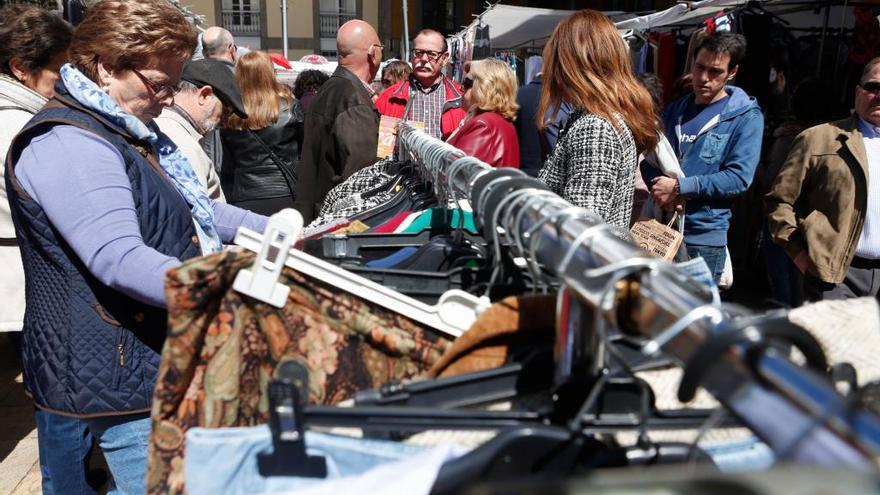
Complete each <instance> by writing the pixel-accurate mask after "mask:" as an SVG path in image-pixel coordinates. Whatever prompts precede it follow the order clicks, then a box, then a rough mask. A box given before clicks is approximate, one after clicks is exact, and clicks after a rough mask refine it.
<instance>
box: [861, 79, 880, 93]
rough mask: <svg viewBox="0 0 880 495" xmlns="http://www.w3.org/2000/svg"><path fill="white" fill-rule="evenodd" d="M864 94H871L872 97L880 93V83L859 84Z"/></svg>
mask: <svg viewBox="0 0 880 495" xmlns="http://www.w3.org/2000/svg"><path fill="white" fill-rule="evenodd" d="M859 86H861V87H862V90H864V91H865V92H866V93H871V94H872V95H876V94H877V93H880V81H868V82H866V83H862V84H859Z"/></svg>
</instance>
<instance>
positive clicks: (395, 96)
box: [376, 77, 467, 140]
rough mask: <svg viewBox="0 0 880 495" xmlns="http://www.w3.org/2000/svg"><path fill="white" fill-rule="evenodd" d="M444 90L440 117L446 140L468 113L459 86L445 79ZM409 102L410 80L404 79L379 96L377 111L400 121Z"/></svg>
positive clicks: (441, 128) (441, 129)
mask: <svg viewBox="0 0 880 495" xmlns="http://www.w3.org/2000/svg"><path fill="white" fill-rule="evenodd" d="M443 89H444V90H445V91H446V104H445V105H443V112H442V114H441V115H440V131H441V132H442V133H443V139H444V140H445V139H446V138H448V137H449V135H450V134H451V133H452V131H454V130H455V129H457V128H458V124H459V122H461V120H462V119H463V118H465V116H466V115H467V111H466V110H465V109H463V108H462V98H461V89H460V88H459V87H458V85H456V84H455V83H454V82H453V81H452V80H451V79H449V78H446V77H444V78H443ZM438 91H439V89H438ZM407 101H409V80H408V79H404V80H403V81H400V82H398V83H397V84H395V85H393V86H391V87H389V88H388V89H386V90H385V91H383V92H382V94H380V95H379V98H378V99H377V100H376V110H378V111H379V114H380V115H387V116H389V117H396V118H398V119H399V118H402V117H403V111H404V110H405V109H406V102H407Z"/></svg>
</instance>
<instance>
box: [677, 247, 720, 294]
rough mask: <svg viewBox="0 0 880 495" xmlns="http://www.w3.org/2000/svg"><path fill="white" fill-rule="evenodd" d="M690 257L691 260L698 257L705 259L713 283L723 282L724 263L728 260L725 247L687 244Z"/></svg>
mask: <svg viewBox="0 0 880 495" xmlns="http://www.w3.org/2000/svg"><path fill="white" fill-rule="evenodd" d="M686 247H687V252H688V256H690V257H691V259H694V258H696V257H700V258H703V261H705V262H706V266H708V267H709V271H710V272H712V281H713V282H715V285H718V282H720V281H721V275H722V274H723V273H724V262H725V261H726V260H727V253H726V252H725V247H724V246H720V247H717V246H696V245H693V244H687V245H686Z"/></svg>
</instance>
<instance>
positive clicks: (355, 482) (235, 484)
mask: <svg viewBox="0 0 880 495" xmlns="http://www.w3.org/2000/svg"><path fill="white" fill-rule="evenodd" d="M305 441H306V447H307V449H306V450H307V452H308V453H309V454H310V455H322V456H324V457H325V458H326V461H327V478H326V479H319V478H302V477H295V476H283V477H281V476H279V477H270V478H265V477H263V476H261V475H260V472H259V467H258V464H257V454H258V453H261V452H269V451H271V450H272V438H271V435H270V433H269V428H268V427H267V426H265V425H264V426H257V427H250V428H246V427H243V428H191V429H190V430H189V431H187V433H186V465H185V468H184V469H185V473H186V491H187V493H189V495H202V494H215V493H223V494H225V495H237V494H242V495H244V494H267V493H272V494H273V495H274V494H281V493H296V494H301V495H305V494H309V495H315V494H319V493H320V494H337V495H338V494H342V493H354V492H357V493H382V494H383V495H390V494H398V493H399V494H402V495H418V494H420V493H421V494H425V495H427V494H428V493H429V492H430V490H431V486H432V485H433V484H434V481H435V479H436V476H437V472H438V471H439V470H440V466H442V465H443V463H444V462H445V461H447V460H451V459H453V458H455V457H457V456H458V455H460V454H461V453H462V450H461V449H459V448H457V447H454V446H450V445H446V446H440V447H435V448H426V447H420V446H415V445H408V444H403V443H399V442H390V441H383V440H369V439H362V438H350V437H343V436H338V435H329V434H324V433H317V432H312V431H309V432H306V435H305ZM355 488H356V489H355Z"/></svg>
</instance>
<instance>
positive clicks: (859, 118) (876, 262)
mask: <svg viewBox="0 0 880 495" xmlns="http://www.w3.org/2000/svg"><path fill="white" fill-rule="evenodd" d="M765 204H766V206H767V211H768V213H769V223H770V232H771V235H772V237H773V242H775V243H777V244H779V245H780V246H782V247H783V248H784V249H785V250H786V252H787V253H788V255H789V256H791V258H792V259H793V260H794V263H795V264H796V265H797V266H798V268H799V269H800V270H801V272H803V273H804V275H805V277H804V293H805V296H806V297H807V298H808V299H809V300H812V301H816V300H822V299H847V298H852V297H863V296H874V297H877V294H878V289H880V58H876V59H874V60H872V61H871V62H869V63H868V65H867V66H866V67H865V70H864V72H863V74H862V78H861V81H860V82H859V85H858V86H857V87H856V111H855V113H854V114H853V115H852V116H851V117H850V118H847V119H844V120H839V121H837V122H830V123H827V124H822V125H819V126H816V127H812V128H810V129H807V130H806V131H804V132H803V133H801V134H800V135H799V136H798V137H797V138H796V139H795V142H794V146H793V147H792V150H791V153H789V155H788V158H787V159H786V161H785V164H783V166H782V169H781V170H780V171H779V175H778V176H777V177H776V180H775V182H774V183H773V186H772V187H771V189H770V192H769V193H768V194H767V197H766V198H765Z"/></svg>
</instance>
